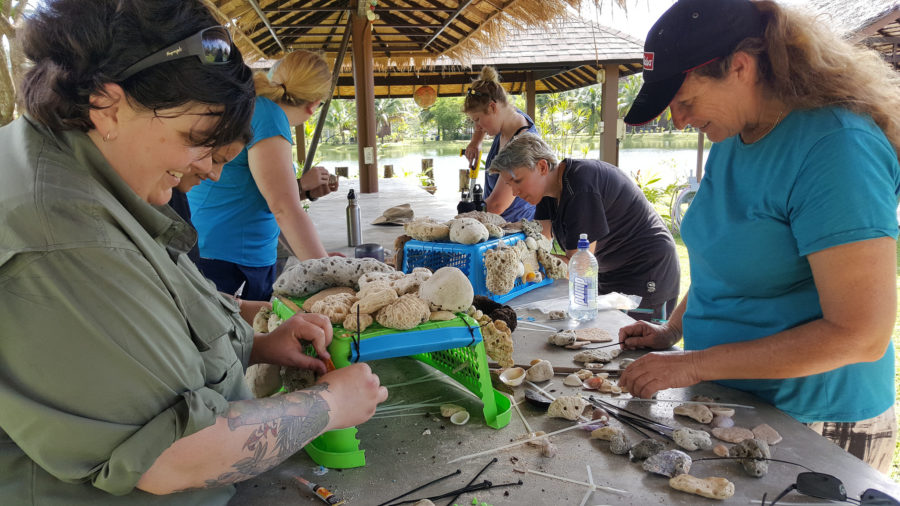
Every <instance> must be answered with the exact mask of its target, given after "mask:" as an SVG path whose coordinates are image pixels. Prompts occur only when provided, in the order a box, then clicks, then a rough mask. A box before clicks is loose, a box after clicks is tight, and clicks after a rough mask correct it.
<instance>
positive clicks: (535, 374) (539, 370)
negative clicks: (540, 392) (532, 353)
mask: <svg viewBox="0 0 900 506" xmlns="http://www.w3.org/2000/svg"><path fill="white" fill-rule="evenodd" d="M552 377H553V366H552V365H551V364H550V362H549V361H547V360H538V362H537V363H536V364H534V365H533V366H531V367H529V368H528V370H527V371H525V379H527V380H528V381H533V382H534V383H539V382H541V381H547V380H549V379H550V378H552Z"/></svg>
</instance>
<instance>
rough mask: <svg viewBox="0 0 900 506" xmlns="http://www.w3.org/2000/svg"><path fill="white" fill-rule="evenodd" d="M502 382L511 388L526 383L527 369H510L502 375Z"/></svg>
mask: <svg viewBox="0 0 900 506" xmlns="http://www.w3.org/2000/svg"><path fill="white" fill-rule="evenodd" d="M500 381H502V382H503V383H504V384H506V385H509V386H511V387H517V386H519V385H521V384H522V382H523V381H525V369H522V368H521V367H510V368H509V369H507V370H505V371H503V372H502V373H500Z"/></svg>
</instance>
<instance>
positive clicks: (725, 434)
mask: <svg viewBox="0 0 900 506" xmlns="http://www.w3.org/2000/svg"><path fill="white" fill-rule="evenodd" d="M712 435H713V436H716V438H717V439H721V440H722V441H725V442H728V443H740V442H741V441H743V440H745V439H753V432H751V431H750V429H745V428H744V427H726V428H718V427H717V428H715V429H713V430H712Z"/></svg>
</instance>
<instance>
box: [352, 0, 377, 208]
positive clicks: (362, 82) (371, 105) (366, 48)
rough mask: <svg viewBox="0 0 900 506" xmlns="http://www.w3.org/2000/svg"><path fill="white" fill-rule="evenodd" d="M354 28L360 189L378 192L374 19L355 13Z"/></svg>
mask: <svg viewBox="0 0 900 506" xmlns="http://www.w3.org/2000/svg"><path fill="white" fill-rule="evenodd" d="M351 20H352V21H351V26H352V29H353V37H352V44H353V83H354V91H355V92H356V120H357V121H356V123H357V127H356V131H357V136H356V139H357V143H358V149H359V191H360V193H378V156H377V153H376V152H375V77H374V67H375V58H374V57H373V56H372V22H371V21H369V20H368V19H366V17H365V16H360V15H359V13H358V12H354V13H353V14H351Z"/></svg>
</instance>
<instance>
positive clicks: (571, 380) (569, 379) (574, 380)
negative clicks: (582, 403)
mask: <svg viewBox="0 0 900 506" xmlns="http://www.w3.org/2000/svg"><path fill="white" fill-rule="evenodd" d="M563 384H565V385H567V386H570V387H580V386H581V378H579V377H578V375H577V374H575V373H572V374H570V375H568V376H566V379H564V380H563Z"/></svg>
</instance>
